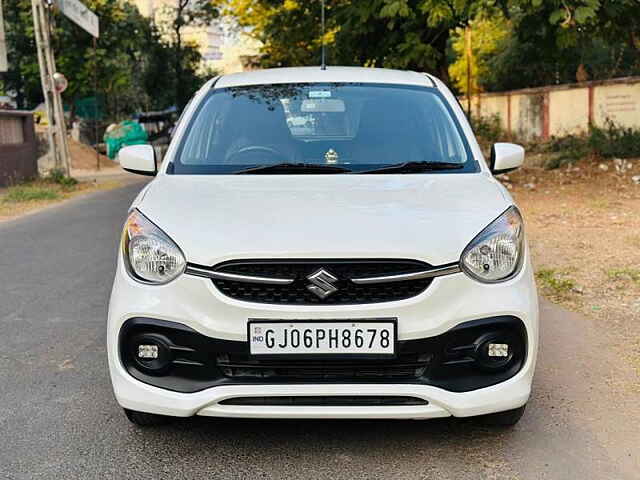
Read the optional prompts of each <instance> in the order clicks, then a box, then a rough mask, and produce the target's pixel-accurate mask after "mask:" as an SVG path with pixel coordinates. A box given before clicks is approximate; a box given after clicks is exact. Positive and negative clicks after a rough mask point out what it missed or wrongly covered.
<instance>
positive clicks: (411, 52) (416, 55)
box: [229, 0, 506, 79]
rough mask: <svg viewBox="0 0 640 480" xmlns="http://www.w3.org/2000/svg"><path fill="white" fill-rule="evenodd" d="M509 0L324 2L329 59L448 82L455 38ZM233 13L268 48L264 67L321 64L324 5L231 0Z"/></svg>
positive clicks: (335, 61)
mask: <svg viewBox="0 0 640 480" xmlns="http://www.w3.org/2000/svg"><path fill="white" fill-rule="evenodd" d="M504 2H506V0H370V1H367V2H363V1H359V2H355V1H348V0H327V2H326V4H327V7H326V8H327V33H326V35H325V38H324V40H325V42H326V43H327V44H328V47H329V56H328V59H329V61H330V62H331V63H334V64H341V65H366V66H379V67H391V68H402V69H410V70H417V71H432V72H436V73H438V74H439V75H440V76H441V77H442V78H444V79H446V78H447V77H448V72H447V66H448V64H447V55H446V53H447V45H448V41H449V36H450V32H451V31H452V29H454V28H456V27H461V26H465V25H466V24H467V23H468V22H469V21H470V19H472V18H474V16H475V15H477V14H478V13H479V12H480V11H484V10H493V9H498V8H501V9H502V8H506V4H505V3H504ZM229 13H231V14H233V15H235V16H236V17H237V19H238V21H239V23H240V25H241V26H244V27H248V28H251V29H252V34H253V35H254V36H255V38H257V39H258V40H260V41H261V42H262V43H263V44H264V47H263V51H262V53H263V57H262V64H263V65H264V66H293V65H313V64H317V63H318V61H319V58H320V55H319V51H320V46H321V44H322V38H321V32H320V1H319V0H317V1H313V2H309V1H305V2H302V1H297V0H284V1H281V2H275V1H273V0H230V9H229Z"/></svg>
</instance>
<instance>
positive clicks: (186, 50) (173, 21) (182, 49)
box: [157, 0, 219, 109]
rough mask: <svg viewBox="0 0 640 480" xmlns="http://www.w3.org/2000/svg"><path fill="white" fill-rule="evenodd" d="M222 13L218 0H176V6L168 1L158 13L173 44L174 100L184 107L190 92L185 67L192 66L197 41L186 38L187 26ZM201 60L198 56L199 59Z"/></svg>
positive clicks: (206, 21)
mask: <svg viewBox="0 0 640 480" xmlns="http://www.w3.org/2000/svg"><path fill="white" fill-rule="evenodd" d="M218 15H219V12H218V8H217V7H216V2H215V0H177V2H176V4H175V6H173V5H165V6H164V7H163V8H162V9H161V11H160V14H159V15H158V16H157V23H158V25H159V28H160V29H161V31H163V33H168V34H169V36H170V38H171V45H172V47H173V59H172V60H173V61H172V62H171V64H172V66H173V71H174V75H175V78H176V88H175V89H174V100H175V104H176V105H177V106H178V108H180V109H182V108H183V107H184V106H185V105H186V103H187V101H188V100H189V97H190V93H189V92H188V91H187V90H186V89H185V88H184V86H183V82H184V81H185V80H188V79H186V78H185V75H184V73H185V70H188V69H190V68H192V67H193V65H192V64H193V60H194V58H193V57H194V51H195V47H196V46H195V45H193V44H190V43H187V44H185V41H184V38H183V37H184V30H185V28H187V27H206V26H207V25H209V24H210V23H211V22H212V21H213V20H214V19H215V18H217V17H218ZM198 61H199V59H198Z"/></svg>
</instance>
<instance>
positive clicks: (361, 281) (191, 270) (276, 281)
mask: <svg viewBox="0 0 640 480" xmlns="http://www.w3.org/2000/svg"><path fill="white" fill-rule="evenodd" d="M459 272H461V269H460V265H458V264H453V265H445V266H441V267H433V268H430V269H428V270H422V271H419V272H412V273H402V274H399V275H385V276H378V277H364V278H352V279H350V280H351V281H352V282H353V283H355V284H356V285H371V284H375V283H392V282H405V281H409V280H421V279H424V278H435V277H442V276H444V275H451V274H454V273H459ZM185 273H187V274H189V275H194V276H197V277H204V278H212V279H216V280H231V281H235V282H244V283H262V284H267V285H290V284H292V283H293V282H294V281H295V279H293V278H272V277H256V276H252V275H239V274H236V273H224V272H218V271H215V270H209V269H205V268H199V267H194V266H191V265H189V266H187V268H186V270H185Z"/></svg>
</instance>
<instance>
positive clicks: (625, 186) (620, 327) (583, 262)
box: [501, 158, 640, 372]
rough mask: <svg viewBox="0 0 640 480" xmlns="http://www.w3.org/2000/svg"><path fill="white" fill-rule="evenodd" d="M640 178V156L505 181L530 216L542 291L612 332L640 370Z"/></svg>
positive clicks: (526, 172) (525, 173)
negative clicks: (595, 320)
mask: <svg viewBox="0 0 640 480" xmlns="http://www.w3.org/2000/svg"><path fill="white" fill-rule="evenodd" d="M531 163H533V162H531ZM637 175H640V158H639V159H634V160H628V161H624V162H622V161H612V160H609V161H593V160H589V161H584V162H581V163H578V164H575V165H571V166H568V167H563V168H560V169H556V170H545V169H543V168H537V167H525V168H523V169H521V170H519V171H517V172H513V173H511V174H508V175H506V176H503V177H502V178H501V180H502V181H503V183H504V184H506V185H507V187H508V188H509V189H510V190H511V192H512V195H513V196H514V198H515V200H516V202H517V203H518V205H519V206H520V208H521V210H522V213H523V215H524V217H525V221H526V229H527V236H528V240H529V245H530V247H531V251H532V255H533V261H534V265H535V268H536V277H537V281H538V284H539V287H540V290H541V293H543V294H544V295H545V296H546V297H547V298H549V299H550V300H551V301H553V302H556V303H559V304H562V305H563V306H565V307H567V308H569V309H571V310H574V311H577V312H581V313H584V314H586V315H588V316H590V317H593V318H595V319H597V320H598V321H600V322H601V323H602V326H603V328H607V329H609V328H610V329H611V332H613V333H614V340H613V341H616V342H618V343H619V344H620V346H621V347H622V350H621V351H624V352H625V355H626V356H627V357H628V358H629V359H630V361H632V363H633V364H634V366H635V368H636V369H637V370H638V371H639V372H640V184H636V183H635V182H634V181H633V180H632V177H634V176H637Z"/></svg>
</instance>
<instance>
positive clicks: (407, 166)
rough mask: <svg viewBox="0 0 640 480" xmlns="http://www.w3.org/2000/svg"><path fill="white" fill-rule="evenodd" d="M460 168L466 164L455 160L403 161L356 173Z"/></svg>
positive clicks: (415, 171) (416, 171)
mask: <svg viewBox="0 0 640 480" xmlns="http://www.w3.org/2000/svg"><path fill="white" fill-rule="evenodd" d="M458 168H464V164H462V163H453V162H403V163H397V164H394V165H385V166H384V167H380V168H374V169H372V170H364V171H362V172H355V173H419V172H428V171H433V170H453V169H458Z"/></svg>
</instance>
